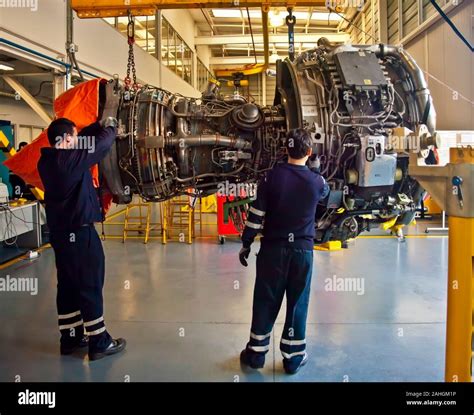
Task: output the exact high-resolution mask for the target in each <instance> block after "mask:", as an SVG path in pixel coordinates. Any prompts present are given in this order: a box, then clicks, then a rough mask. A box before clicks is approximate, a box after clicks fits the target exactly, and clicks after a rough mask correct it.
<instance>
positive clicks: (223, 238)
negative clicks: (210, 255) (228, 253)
mask: <svg viewBox="0 0 474 415" xmlns="http://www.w3.org/2000/svg"><path fill="white" fill-rule="evenodd" d="M219 244H220V245H224V244H225V236H222V235H219Z"/></svg>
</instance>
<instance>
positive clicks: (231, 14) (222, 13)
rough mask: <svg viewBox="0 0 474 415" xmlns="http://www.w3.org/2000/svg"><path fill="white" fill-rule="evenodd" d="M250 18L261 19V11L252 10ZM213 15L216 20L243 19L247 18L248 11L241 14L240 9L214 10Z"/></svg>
mask: <svg viewBox="0 0 474 415" xmlns="http://www.w3.org/2000/svg"><path fill="white" fill-rule="evenodd" d="M249 12H250V17H251V18H256V19H261V17H262V13H261V11H260V10H250V11H249ZM212 15H213V16H214V17H216V18H221V17H222V18H233V19H241V18H242V15H243V16H244V18H245V19H246V18H247V11H242V13H241V12H240V9H212Z"/></svg>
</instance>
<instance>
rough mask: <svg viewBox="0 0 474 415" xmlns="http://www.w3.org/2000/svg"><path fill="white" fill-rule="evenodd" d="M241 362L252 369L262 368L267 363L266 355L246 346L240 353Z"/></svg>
mask: <svg viewBox="0 0 474 415" xmlns="http://www.w3.org/2000/svg"><path fill="white" fill-rule="evenodd" d="M240 363H242V364H243V365H245V366H250V367H251V368H252V369H261V368H263V366H264V365H265V355H264V354H262V353H255V352H253V351H252V350H249V349H248V348H245V349H244V350H242V352H241V353H240Z"/></svg>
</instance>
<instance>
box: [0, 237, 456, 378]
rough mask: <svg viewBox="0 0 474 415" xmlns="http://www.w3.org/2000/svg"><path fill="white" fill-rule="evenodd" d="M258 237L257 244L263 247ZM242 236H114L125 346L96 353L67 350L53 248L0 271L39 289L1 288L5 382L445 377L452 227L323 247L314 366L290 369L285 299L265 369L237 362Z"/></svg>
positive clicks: (243, 311)
mask: <svg viewBox="0 0 474 415" xmlns="http://www.w3.org/2000/svg"><path fill="white" fill-rule="evenodd" d="M257 247H258V245H257V246H255V249H254V251H255V250H256V248H257ZM239 248H240V245H239V244H238V243H237V242H233V241H232V240H229V241H228V242H227V243H226V244H225V245H222V246H221V245H217V244H216V243H215V241H214V240H203V241H198V242H196V243H195V244H193V245H191V246H190V245H186V244H179V243H170V244H168V245H167V246H163V245H161V244H160V243H159V242H157V241H153V242H150V243H149V244H148V245H144V244H143V243H141V242H140V241H137V240H132V241H129V242H127V243H126V244H122V243H121V242H120V241H107V242H106V243H105V250H106V255H107V280H106V286H105V307H106V312H105V318H106V322H107V325H108V328H109V331H110V332H111V334H112V335H114V336H121V337H125V338H127V340H128V348H127V351H126V352H125V353H124V354H123V355H120V356H113V357H111V358H108V359H104V360H101V361H97V362H92V363H89V361H88V359H87V357H86V356H85V355H84V354H79V355H75V356H67V357H60V356H59V355H58V334H57V331H56V311H55V268H54V255H53V252H52V250H50V249H48V250H45V251H44V252H43V253H42V256H41V257H40V258H39V259H38V260H36V261H34V262H31V263H29V262H27V261H22V262H20V263H17V264H15V265H13V266H11V267H10V268H8V269H5V270H3V271H0V277H5V276H6V275H7V274H8V275H10V276H11V277H34V278H38V280H39V292H38V295H36V296H31V295H30V294H28V293H11V292H0V297H1V301H0V322H1V323H2V335H1V336H0V381H15V380H21V381H24V382H27V381H118V382H122V381H125V380H130V381H132V382H133V381H230V382H233V381H242V382H243V381H267V382H274V381H277V382H281V381H333V382H342V381H370V382H384V381H442V380H443V370H444V369H443V366H444V341H445V320H446V319H445V313H446V272H447V249H448V240H447V238H446V237H433V238H410V239H408V240H407V242H406V243H402V244H400V243H398V241H397V240H396V239H378V238H376V239H358V240H357V241H355V242H354V243H352V244H351V246H350V248H349V249H348V250H344V251H339V252H331V253H329V252H316V253H315V266H314V279H313V284H312V294H311V302H310V312H309V318H308V330H307V344H308V352H309V362H308V365H307V366H306V367H305V368H304V369H302V371H301V372H300V373H298V374H297V375H295V376H291V377H289V376H287V375H285V374H284V373H283V370H282V363H281V355H280V352H279V350H278V342H279V336H280V334H281V330H282V323H283V319H284V315H283V314H284V313H283V310H284V306H283V307H282V312H281V313H280V316H279V318H278V322H277V324H276V327H275V330H274V334H273V336H272V348H271V350H270V352H269V353H268V354H267V362H266V365H265V368H264V369H263V370H261V371H251V370H246V369H243V368H241V367H240V364H239V359H238V356H239V352H240V350H241V349H242V348H243V346H244V345H245V343H246V341H247V336H248V334H249V322H250V318H251V300H252V290H253V284H254V273H255V256H254V255H253V254H252V256H251V262H250V266H249V267H248V268H247V269H245V268H243V267H241V266H240V265H239V263H238V259H237V253H238V251H239ZM334 275H335V276H336V277H339V278H362V279H363V281H364V284H365V287H364V288H365V292H364V294H363V295H357V293H356V292H350V291H349V292H334V291H327V290H326V289H325V284H326V282H325V281H326V279H328V278H332V277H333V276H334Z"/></svg>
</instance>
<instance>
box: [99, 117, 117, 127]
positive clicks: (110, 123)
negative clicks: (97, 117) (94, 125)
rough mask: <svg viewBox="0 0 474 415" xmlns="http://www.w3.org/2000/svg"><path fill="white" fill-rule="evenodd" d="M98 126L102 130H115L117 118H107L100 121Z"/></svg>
mask: <svg viewBox="0 0 474 415" xmlns="http://www.w3.org/2000/svg"><path fill="white" fill-rule="evenodd" d="M100 126H101V127H102V128H107V127H114V128H117V126H118V121H117V118H114V117H107V118H106V119H104V120H101V121H100Z"/></svg>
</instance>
